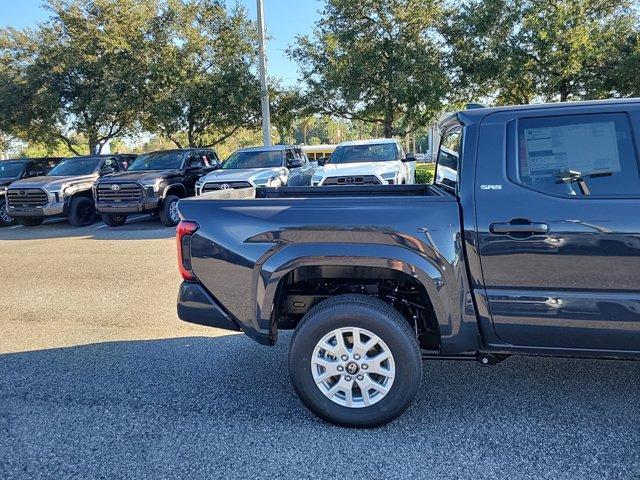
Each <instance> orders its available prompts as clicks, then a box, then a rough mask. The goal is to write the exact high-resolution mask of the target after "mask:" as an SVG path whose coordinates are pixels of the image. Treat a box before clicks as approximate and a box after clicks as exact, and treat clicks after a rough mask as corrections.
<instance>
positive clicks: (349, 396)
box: [344, 385, 353, 407]
mask: <svg viewBox="0 0 640 480" xmlns="http://www.w3.org/2000/svg"><path fill="white" fill-rule="evenodd" d="M344 401H345V404H346V406H347V407H352V406H353V385H347V387H346V388H345V389H344Z"/></svg>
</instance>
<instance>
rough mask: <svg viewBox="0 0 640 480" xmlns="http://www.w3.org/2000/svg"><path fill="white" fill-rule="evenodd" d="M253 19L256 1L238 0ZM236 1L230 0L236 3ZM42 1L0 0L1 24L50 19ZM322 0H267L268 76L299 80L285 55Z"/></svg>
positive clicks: (27, 23)
mask: <svg viewBox="0 0 640 480" xmlns="http://www.w3.org/2000/svg"><path fill="white" fill-rule="evenodd" d="M238 3H240V4H241V5H244V6H245V7H246V8H247V10H248V12H249V15H250V16H251V18H254V19H255V18H256V1H255V0H238ZM233 4H234V0H227V5H233ZM42 5H43V1H42V0H0V26H3V27H6V26H12V27H16V28H23V27H32V26H34V25H36V24H37V23H38V22H42V21H45V20H46V19H47V11H46V10H45V9H44V8H43V7H42ZM322 7H323V2H322V1H321V0H264V16H265V22H266V27H267V33H268V35H269V36H270V37H271V39H270V40H269V43H268V45H267V56H268V61H269V65H268V69H269V75H270V76H274V77H280V78H281V79H282V80H283V82H284V83H285V84H287V85H293V84H295V82H296V79H297V68H296V65H295V63H293V62H291V61H290V60H289V59H288V58H287V57H286V54H285V50H286V48H287V47H288V46H289V45H290V44H292V43H293V42H294V40H295V37H296V36H297V35H305V34H308V33H311V30H312V28H313V24H314V22H315V20H316V19H317V18H318V17H319V13H318V12H319V11H320V10H321V9H322Z"/></svg>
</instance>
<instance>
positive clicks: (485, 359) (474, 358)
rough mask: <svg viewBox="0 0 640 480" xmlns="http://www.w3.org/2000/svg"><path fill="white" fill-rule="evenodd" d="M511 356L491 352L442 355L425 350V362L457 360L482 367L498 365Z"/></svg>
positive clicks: (423, 356)
mask: <svg viewBox="0 0 640 480" xmlns="http://www.w3.org/2000/svg"><path fill="white" fill-rule="evenodd" d="M510 356H511V355H507V354H504V353H489V352H476V353H473V354H461V355H440V354H439V353H438V352H435V351H429V350H423V351H422V359H423V360H456V361H462V362H478V363H479V364H480V365H482V366H485V367H488V366H491V365H497V364H498V363H500V362H502V361H504V360H506V359H507V358H509V357H510Z"/></svg>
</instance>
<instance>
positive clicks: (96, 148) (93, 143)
mask: <svg viewBox="0 0 640 480" xmlns="http://www.w3.org/2000/svg"><path fill="white" fill-rule="evenodd" d="M87 140H88V142H89V154H91V155H97V154H99V153H100V150H102V148H101V147H100V145H98V135H97V134H96V133H95V132H89V135H88V138H87Z"/></svg>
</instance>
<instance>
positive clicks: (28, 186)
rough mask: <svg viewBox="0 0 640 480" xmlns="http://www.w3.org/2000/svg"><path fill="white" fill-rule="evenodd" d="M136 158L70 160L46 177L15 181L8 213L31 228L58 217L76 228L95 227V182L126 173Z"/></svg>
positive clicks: (114, 157)
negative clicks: (119, 173)
mask: <svg viewBox="0 0 640 480" xmlns="http://www.w3.org/2000/svg"><path fill="white" fill-rule="evenodd" d="M133 158H135V155H127V154H116V155H87V156H83V157H72V158H67V159H65V160H63V161H62V162H60V163H59V164H58V165H56V166H55V167H54V168H53V169H51V170H50V171H49V173H47V174H46V175H43V176H37V177H33V178H28V179H23V180H18V181H17V182H13V183H12V184H11V185H10V186H9V188H8V190H7V213H8V214H9V215H10V216H12V217H14V218H15V219H16V220H17V222H18V223H20V224H21V225H24V226H29V227H32V226H36V225H40V224H41V223H42V222H43V221H44V219H45V218H47V217H56V216H65V217H67V219H68V220H69V223H70V224H71V225H74V226H76V227H86V226H88V225H91V224H92V223H93V222H94V221H95V218H96V209H95V207H94V205H93V197H92V195H91V187H92V185H93V183H94V182H95V181H96V180H97V179H98V178H99V177H101V176H102V175H108V174H110V173H114V172H119V171H122V170H124V169H125V168H126V165H127V164H128V162H130V161H131V160H132V159H133Z"/></svg>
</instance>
